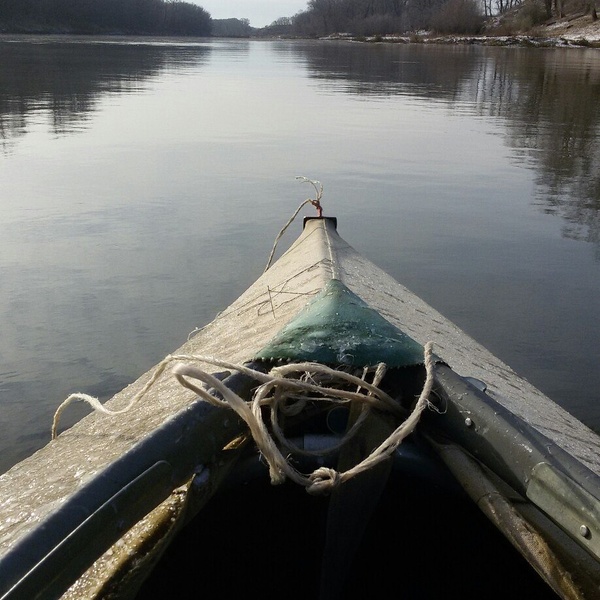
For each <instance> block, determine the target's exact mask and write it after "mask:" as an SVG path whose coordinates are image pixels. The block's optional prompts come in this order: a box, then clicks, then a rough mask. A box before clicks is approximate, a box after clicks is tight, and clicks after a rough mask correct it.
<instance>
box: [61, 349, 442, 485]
mask: <svg viewBox="0 0 600 600" xmlns="http://www.w3.org/2000/svg"><path fill="white" fill-rule="evenodd" d="M432 349H433V344H432V342H427V344H426V345H425V349H424V363H425V369H426V379H425V383H424V385H423V389H422V391H421V394H420V396H419V399H418V401H417V403H416V405H415V407H414V409H413V410H412V412H411V413H410V415H409V416H408V418H406V419H405V420H404V421H403V422H402V424H401V425H400V426H399V427H398V428H397V429H396V430H395V431H394V432H392V434H391V435H390V436H389V437H388V438H387V439H386V440H385V441H384V442H383V443H381V444H380V445H379V446H378V447H377V448H375V449H374V450H373V451H372V452H371V454H370V455H369V456H367V457H366V458H365V459H363V460H362V461H361V462H360V463H358V464H357V465H355V466H354V467H352V468H351V469H349V470H347V471H344V472H343V473H340V472H338V471H336V470H335V469H331V468H326V467H320V468H318V469H316V470H315V471H313V472H312V473H310V474H308V475H305V474H303V473H301V472H300V471H298V470H297V469H295V468H294V467H293V466H292V465H291V463H290V461H289V460H288V459H287V458H286V456H284V454H283V452H282V450H281V448H284V449H286V450H291V451H293V452H297V453H304V454H310V453H309V452H306V451H303V450H300V449H299V448H296V447H295V446H294V445H293V444H291V442H290V441H289V440H287V439H286V437H285V435H284V433H283V431H282V429H281V427H280V425H279V418H278V414H279V412H282V413H284V414H290V413H294V414H296V413H299V412H300V411H301V410H302V409H303V408H304V406H305V404H306V403H307V402H308V401H324V402H331V403H348V402H350V401H359V402H361V403H363V410H362V411H361V413H360V415H359V417H358V419H357V420H356V422H355V423H354V425H353V426H352V427H351V429H350V430H349V431H348V432H346V434H345V435H344V437H343V438H342V440H341V441H340V442H339V444H337V445H336V446H335V447H338V446H341V445H342V444H344V443H345V442H346V441H347V440H348V439H349V438H350V437H352V436H353V435H354V434H355V433H356V431H357V430H358V429H359V428H360V426H361V425H362V423H363V421H364V419H365V418H366V416H367V414H368V410H369V408H370V407H372V406H374V407H377V408H379V409H383V410H387V411H392V412H396V413H398V412H399V407H398V405H397V403H396V402H395V400H394V399H393V398H391V397H390V396H389V395H388V394H387V393H385V392H384V391H383V390H381V389H380V388H379V387H378V384H379V382H380V381H381V379H382V378H383V375H384V373H385V365H383V364H381V365H379V366H378V369H377V371H376V373H375V377H374V379H373V383H369V382H367V381H366V380H365V379H364V377H365V376H366V371H365V372H364V373H363V378H360V377H356V376H355V375H352V374H350V373H346V372H344V371H339V370H336V369H332V368H330V367H327V366H325V365H321V364H318V363H296V364H289V365H284V366H279V367H275V368H273V369H272V370H271V371H270V373H268V374H265V373H263V372H260V371H256V370H254V369H250V368H248V367H246V366H244V365H237V364H233V363H229V362H227V361H223V360H219V359H216V358H214V357H208V356H196V355H168V356H167V357H165V358H164V359H163V360H162V361H161V362H160V363H159V365H158V366H157V368H156V369H155V371H154V373H153V374H152V376H151V377H150V379H149V380H148V382H147V383H146V384H145V385H144V386H143V388H142V389H141V390H140V391H139V392H138V393H137V394H135V395H134V396H133V397H132V398H131V400H130V401H129V403H128V404H127V406H125V407H124V408H122V409H119V410H110V409H108V408H106V407H105V406H104V405H102V404H101V403H100V402H99V400H98V399H97V398H94V397H92V396H89V395H88V394H71V395H70V396H69V397H68V398H67V399H66V400H65V401H64V402H63V403H62V404H61V405H60V406H59V407H58V409H57V411H56V413H55V415H54V420H53V423H52V438H53V439H54V438H55V437H56V431H57V427H58V422H59V418H60V415H61V413H62V412H63V411H64V409H65V408H66V407H67V406H68V405H69V404H70V403H72V402H74V401H76V400H81V401H84V402H87V403H88V404H90V406H91V407H92V408H93V409H94V410H96V411H99V412H102V413H104V414H107V415H113V416H114V415H120V414H123V413H126V412H127V411H129V410H131V409H132V408H133V407H134V406H135V405H136V404H137V403H138V402H139V401H140V400H141V399H142V397H143V396H144V395H145V394H146V393H147V392H148V390H149V389H150V388H151V387H152V386H153V385H154V384H155V383H156V381H157V380H158V378H159V377H160V376H161V374H162V373H163V372H164V371H165V369H166V368H167V366H168V365H169V364H171V363H173V362H174V361H177V363H178V364H176V365H175V366H174V367H173V369H172V373H173V375H174V376H175V377H176V378H177V380H178V381H179V382H180V384H181V385H183V386H184V387H186V388H188V389H190V390H191V391H193V392H194V393H196V394H197V395H198V396H199V397H200V398H201V399H202V400H204V401H206V402H209V403H211V404H213V405H215V406H221V407H227V408H230V409H232V410H233V411H235V412H236V413H237V414H238V415H239V416H240V418H242V419H243V420H244V422H245V423H246V424H247V425H248V429H249V430H250V433H251V435H252V437H253V439H254V442H255V443H256V446H257V448H258V450H259V451H260V453H261V454H262V456H263V457H264V458H265V460H266V461H267V464H268V466H269V474H270V477H271V482H272V483H273V484H279V483H282V482H283V481H284V480H285V479H286V478H289V479H290V480H292V481H294V482H296V483H298V484H299V485H302V486H304V487H305V488H306V489H307V491H308V492H309V493H311V494H319V493H327V492H329V491H330V490H331V489H332V488H334V487H336V486H338V485H340V484H341V483H342V482H344V481H347V480H348V479H351V478H352V477H354V476H356V475H358V474H359V473H361V472H363V471H366V470H368V469H370V468H372V467H374V466H375V465H376V464H378V463H380V462H382V461H384V460H386V459H387V458H388V457H389V456H390V455H391V454H392V453H393V452H394V451H395V450H396V448H397V447H398V446H399V445H400V443H401V442H402V441H403V440H404V439H405V438H406V437H407V436H408V435H409V434H410V433H412V431H414V429H415V427H416V426H417V423H418V421H419V418H420V416H421V413H422V412H423V410H424V409H425V408H426V407H427V406H428V398H429V395H430V393H431V390H432V386H433V380H434V375H433V364H434V361H433V352H432ZM194 361H199V362H203V363H209V364H213V365H215V366H218V367H221V368H226V369H231V370H235V371H238V372H240V373H243V374H245V375H248V376H249V377H251V378H253V379H255V380H256V381H257V382H259V384H260V385H259V386H258V387H257V389H256V390H255V392H254V394H253V397H252V399H251V400H250V401H245V400H244V399H242V398H241V397H240V396H238V395H237V394H236V393H235V392H233V391H232V390H230V389H229V388H228V387H227V386H226V385H225V384H224V383H223V382H222V381H221V380H219V379H217V378H216V377H215V376H214V375H211V374H210V373H207V372H206V371H204V370H202V369H200V368H199V367H196V366H194V365H192V364H190V363H191V362H194ZM298 373H300V374H303V377H302V378H300V379H298V378H297V377H292V376H294V375H297V374H298ZM318 378H321V379H323V378H327V379H328V380H332V379H335V380H338V381H343V382H345V383H346V384H348V383H349V384H352V385H356V388H357V389H356V391H350V390H347V389H342V388H339V387H334V386H331V385H328V386H325V385H322V384H319V383H318V382H316V381H315V379H318ZM191 380H197V381H200V382H202V383H203V384H204V385H205V386H207V387H201V386H198V385H196V384H195V383H193V382H192V381H191ZM211 389H212V390H214V391H216V392H217V393H218V394H219V395H220V396H221V397H220V398H219V397H217V396H215V395H214V394H213V393H211V392H210V391H209V390H211ZM361 390H364V391H366V392H367V393H366V394H365V393H361ZM265 406H267V407H269V408H270V421H271V427H272V429H273V434H271V432H270V431H269V429H268V427H267V424H266V423H265V421H264V419H263V411H262V408H263V407H265ZM273 435H274V436H275V437H276V438H277V440H278V441H279V445H278V444H277V443H276V442H275V439H274V437H273ZM335 447H334V448H330V450H333V449H335Z"/></svg>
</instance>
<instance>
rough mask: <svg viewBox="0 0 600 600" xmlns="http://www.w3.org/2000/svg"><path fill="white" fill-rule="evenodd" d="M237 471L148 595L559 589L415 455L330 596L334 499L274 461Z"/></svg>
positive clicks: (494, 593)
mask: <svg viewBox="0 0 600 600" xmlns="http://www.w3.org/2000/svg"><path fill="white" fill-rule="evenodd" d="M410 445H411V443H408V446H410ZM436 468H440V469H443V466H442V465H436ZM233 478H234V479H235V480H236V483H235V485H233V484H232V485H231V486H229V487H228V488H227V489H224V490H223V491H221V492H219V493H218V494H217V495H216V496H215V497H214V498H213V499H212V500H211V501H210V502H209V503H208V505H207V506H206V507H205V508H204V509H203V510H202V512H201V513H200V515H198V517H197V518H195V519H193V520H192V521H191V522H190V524H189V525H188V526H186V528H185V529H184V530H183V531H182V532H181V533H180V534H179V535H178V536H177V538H176V539H175V540H174V543H173V544H171V546H170V547H169V549H168V550H167V551H166V553H165V554H164V556H163V558H162V560H161V561H160V562H159V563H158V565H157V566H156V567H155V569H154V571H153V572H152V574H151V575H150V577H149V578H148V579H147V580H146V582H145V583H144V584H143V585H142V587H141V588H140V590H139V592H138V594H137V596H136V598H137V599H138V600H153V599H158V598H167V597H177V598H190V597H196V596H195V595H190V587H191V588H192V589H194V590H200V589H202V590H203V589H207V590H211V593H210V597H212V598H233V597H241V596H242V595H245V594H248V593H257V594H259V596H260V597H261V598H273V599H275V598H277V599H281V598H299V599H300V598H303V599H306V598H314V599H317V598H321V599H322V600H325V599H326V598H334V597H337V598H348V599H354V598H356V599H358V598H361V599H364V598H384V597H398V598H409V599H417V598H423V599H425V598H431V599H433V598H447V597H458V598H463V599H464V598H473V599H475V598H477V599H481V598H504V599H505V598H527V599H528V600H538V599H539V600H552V599H555V598H557V597H558V596H557V595H556V594H555V593H554V592H553V591H552V590H551V589H550V588H549V586H548V585H547V584H546V583H545V582H544V581H543V580H542V579H541V578H540V577H539V576H538V575H537V573H535V571H533V570H532V569H531V567H530V565H529V564H528V563H527V562H526V561H525V559H524V558H523V557H522V556H521V555H520V554H519V553H518V552H517V551H516V550H515V549H514V548H513V547H512V546H511V545H510V543H509V542H508V541H507V540H506V539H505V538H504V537H503V536H502V535H501V534H500V532H499V531H498V530H497V529H496V528H495V527H494V526H493V525H492V524H491V523H490V522H489V521H488V520H487V519H486V517H485V516H484V515H483V513H482V512H481V511H480V510H479V508H478V507H477V506H476V505H475V504H474V503H473V502H472V501H471V500H470V499H469V498H468V497H467V496H466V494H464V493H463V492H462V490H461V489H459V488H458V487H455V486H453V485H451V484H450V483H448V482H449V480H446V479H444V478H440V477H439V475H438V473H436V472H435V471H432V470H431V469H423V468H422V465H417V464H415V463H414V462H413V461H409V464H407V462H406V461H403V462H399V463H398V465H397V466H395V468H394V469H393V470H392V473H391V476H390V479H389V481H388V485H387V487H386V489H385V491H384V493H383V495H382V496H381V498H380V501H379V502H378V506H377V510H376V511H375V512H374V513H373V515H372V517H371V518H370V519H369V522H368V525H367V528H366V531H365V534H364V537H363V540H362V543H361V544H360V547H359V549H358V552H357V553H356V555H355V557H354V559H353V561H352V563H351V565H350V568H349V572H348V576H347V579H346V581H345V583H344V585H343V588H342V590H341V591H340V594H339V595H333V594H331V595H329V596H328V595H326V594H322V595H320V586H321V580H320V578H321V574H322V567H321V563H322V557H323V552H324V543H325V532H326V529H327V509H328V503H329V498H328V497H323V496H311V495H309V494H307V493H306V491H305V490H304V489H302V488H300V487H299V486H297V485H295V484H293V483H285V484H283V485H280V486H273V485H271V484H270V482H269V481H268V477H267V473H266V469H262V473H261V472H259V473H255V474H254V476H252V477H249V476H248V475H246V476H244V475H243V473H240V472H238V473H236V474H234V475H233ZM351 527H352V525H351V524H349V531H348V533H349V534H350V529H351ZM334 579H335V576H334ZM194 593H195V592H194Z"/></svg>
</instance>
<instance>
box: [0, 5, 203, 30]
mask: <svg viewBox="0 0 600 600" xmlns="http://www.w3.org/2000/svg"><path fill="white" fill-rule="evenodd" d="M0 32H5V33H83V34H141V35H194V36H209V35H211V32H212V19H211V17H210V14H209V13H208V12H207V11H206V10H204V9H203V8H202V7H200V6H197V5H196V4H191V3H189V2H180V1H178V0H177V1H169V0H0Z"/></svg>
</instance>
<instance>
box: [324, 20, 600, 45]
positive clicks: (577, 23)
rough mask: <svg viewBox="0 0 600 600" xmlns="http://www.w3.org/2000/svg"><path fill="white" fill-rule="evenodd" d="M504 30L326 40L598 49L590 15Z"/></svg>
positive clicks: (596, 25) (597, 26) (598, 29)
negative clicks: (512, 30)
mask: <svg viewBox="0 0 600 600" xmlns="http://www.w3.org/2000/svg"><path fill="white" fill-rule="evenodd" d="M505 29H506V26H505V25H504V24H501V23H497V24H494V23H491V24H490V26H488V28H487V30H486V32H485V33H483V34H480V35H436V34H433V33H430V32H426V31H423V32H416V33H411V34H403V35H385V36H361V37H355V36H351V35H349V34H334V35H331V36H328V37H327V38H326V39H349V40H355V41H364V42H388V43H411V42H412V43H415V42H417V43H424V44H427V43H428V44H481V45H486V46H534V47H536V46H537V47H559V46H561V47H589V48H600V19H598V20H596V21H594V20H592V17H591V15H576V16H570V17H565V18H563V19H556V20H552V21H548V22H546V23H544V24H542V25H537V26H535V27H534V28H532V29H530V30H527V31H522V32H516V33H510V34H507V33H504V31H505Z"/></svg>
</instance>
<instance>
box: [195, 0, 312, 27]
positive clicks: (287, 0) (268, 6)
mask: <svg viewBox="0 0 600 600" xmlns="http://www.w3.org/2000/svg"><path fill="white" fill-rule="evenodd" d="M188 1H189V0H188ZM191 1H192V2H193V3H194V4H198V5H199V6H201V7H202V8H204V9H205V10H206V11H208V12H209V13H210V16H211V17H212V18H213V19H229V18H232V17H234V18H236V19H249V20H250V25H252V27H264V26H265V25H270V24H271V23H272V22H273V21H275V19H278V18H279V17H292V16H294V15H295V14H296V13H297V12H299V11H301V10H306V5H307V4H308V2H307V0H191Z"/></svg>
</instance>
